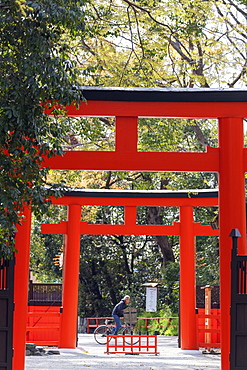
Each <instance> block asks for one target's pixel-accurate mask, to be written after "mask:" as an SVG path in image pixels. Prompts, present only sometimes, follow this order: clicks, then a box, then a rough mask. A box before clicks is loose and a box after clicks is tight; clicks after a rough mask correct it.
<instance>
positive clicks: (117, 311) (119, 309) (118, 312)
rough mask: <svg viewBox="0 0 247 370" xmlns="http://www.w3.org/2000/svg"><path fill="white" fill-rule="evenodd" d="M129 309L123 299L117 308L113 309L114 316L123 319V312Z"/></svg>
mask: <svg viewBox="0 0 247 370" xmlns="http://www.w3.org/2000/svg"><path fill="white" fill-rule="evenodd" d="M126 307H127V304H126V303H125V301H124V300H123V299H122V300H121V301H120V302H119V303H118V304H116V306H115V307H114V308H113V311H112V315H117V316H119V317H123V310H124V309H125V308H126Z"/></svg>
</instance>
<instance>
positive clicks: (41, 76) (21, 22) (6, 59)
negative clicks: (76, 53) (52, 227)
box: [0, 0, 84, 256]
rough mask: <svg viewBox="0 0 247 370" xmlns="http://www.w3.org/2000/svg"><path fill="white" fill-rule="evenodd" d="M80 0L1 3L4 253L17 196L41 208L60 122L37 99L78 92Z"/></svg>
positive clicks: (0, 214) (67, 97)
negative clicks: (74, 47) (73, 45)
mask: <svg viewBox="0 0 247 370" xmlns="http://www.w3.org/2000/svg"><path fill="white" fill-rule="evenodd" d="M83 5H84V1H62V0H59V1H58V0H52V1H50V0H49V1H48V0H42V1H24V0H22V1H15V0H12V1H6V0H3V1H2V2H1V6H0V46H1V47H0V66H1V80H0V149H1V150H0V162H1V168H0V184H1V187H0V189H1V190H0V228H1V233H0V256H10V255H11V254H12V250H13V245H14V232H15V226H14V225H15V224H17V223H18V222H21V219H20V217H19V215H20V213H19V212H20V211H21V210H22V207H23V204H26V205H29V204H31V203H32V206H33V209H34V211H35V212H36V213H37V214H38V213H40V214H42V213H43V212H46V211H47V207H48V206H49V201H48V198H49V195H50V194H53V195H54V194H55V195H57V194H60V193H59V187H57V186H55V185H52V184H49V186H48V187H46V188H45V185H47V184H46V176H47V170H46V169H44V168H41V165H42V161H43V156H44V155H45V154H47V155H48V156H53V155H59V154H61V153H62V148H61V145H60V140H61V138H62V137H63V136H64V129H63V127H62V126H60V125H55V124H54V121H53V120H51V119H50V118H49V117H48V116H47V115H44V114H43V111H44V108H43V107H42V105H41V102H44V101H47V100H49V99H53V100H60V103H61V104H68V103H71V102H73V101H78V100H79V99H81V98H82V97H81V93H80V91H79V90H78V88H77V82H76V78H77V69H76V66H75V63H74V61H73V58H72V57H71V53H70V52H71V50H70V38H69V35H70V37H71V36H73V37H75V36H76V35H78V36H79V35H80V34H81V33H82V28H83V25H82V22H83V17H84V13H83V8H82V7H83Z"/></svg>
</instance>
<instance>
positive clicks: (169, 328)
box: [136, 308, 179, 336]
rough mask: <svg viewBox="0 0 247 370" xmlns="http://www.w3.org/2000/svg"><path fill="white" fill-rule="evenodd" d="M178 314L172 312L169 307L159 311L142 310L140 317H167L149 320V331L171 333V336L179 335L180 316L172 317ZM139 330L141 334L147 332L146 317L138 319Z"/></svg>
mask: <svg viewBox="0 0 247 370" xmlns="http://www.w3.org/2000/svg"><path fill="white" fill-rule="evenodd" d="M177 316H178V314H177V313H175V314H172V312H171V310H170V309H169V308H167V309H162V310H159V311H157V312H142V313H141V315H140V317H145V318H157V317H158V318H159V317H166V318H163V319H159V320H155V319H153V320H149V321H148V326H150V327H149V328H148V333H149V334H151V335H153V334H155V333H157V332H158V333H159V335H169V336H177V335H178V325H179V324H178V321H179V320H178V318H172V319H169V318H171V317H177ZM136 327H137V330H138V331H139V332H140V333H141V334H146V332H147V330H146V328H145V319H138V321H137V325H136Z"/></svg>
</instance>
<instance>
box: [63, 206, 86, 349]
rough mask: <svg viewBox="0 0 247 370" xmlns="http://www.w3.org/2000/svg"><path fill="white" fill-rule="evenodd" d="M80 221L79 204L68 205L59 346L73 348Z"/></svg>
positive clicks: (75, 338) (76, 315)
mask: <svg viewBox="0 0 247 370" xmlns="http://www.w3.org/2000/svg"><path fill="white" fill-rule="evenodd" d="M80 221H81V206H80V205H78V204H72V205H70V206H69V208H68V226H67V236H66V243H65V252H64V269H63V308H62V313H61V327H60V338H59V347H60V348H75V347H76V341H77V318H78V286H79V261H80Z"/></svg>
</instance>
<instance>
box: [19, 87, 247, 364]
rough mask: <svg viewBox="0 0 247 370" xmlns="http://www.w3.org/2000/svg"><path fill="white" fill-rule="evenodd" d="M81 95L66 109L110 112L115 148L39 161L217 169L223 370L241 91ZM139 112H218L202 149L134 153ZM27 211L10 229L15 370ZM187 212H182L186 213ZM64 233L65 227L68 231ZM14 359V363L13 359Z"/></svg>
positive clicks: (239, 196) (239, 187)
mask: <svg viewBox="0 0 247 370" xmlns="http://www.w3.org/2000/svg"><path fill="white" fill-rule="evenodd" d="M83 94H84V97H85V98H86V102H82V103H81V104H80V107H79V108H76V106H73V105H72V106H68V107H67V112H68V115H69V116H113V117H116V145H115V151H112V152H110V151H108V152H106V151H104V152H98V151H70V152H66V153H65V155H64V156H63V157H56V158H51V159H47V160H45V161H44V166H49V167H50V168H52V169H68V170H69V169H73V170H118V171H121V170H122V171H150V172H151V171H162V172H164V171H175V172H177V171H186V172H190V171H196V172H218V173H219V209H220V218H219V223H220V289H221V322H222V327H221V338H222V340H221V346H222V348H221V351H222V369H223V370H228V369H229V352H230V289H231V282H230V260H231V239H230V238H229V233H230V231H231V229H232V228H238V229H239V230H240V233H241V235H242V236H243V238H241V240H240V241H239V253H240V254H246V237H245V236H246V221H245V181H244V180H245V178H244V173H245V171H246V169H247V163H246V162H247V149H246V148H244V144H243V137H244V135H243V118H244V117H246V116H247V93H246V90H231V89H228V90H217V89H174V90H172V89H145V88H144V89H142V88H133V89H132V88H127V89H126V88H122V89H121V88H98V87H91V88H90V87H88V88H83ZM46 113H47V114H52V111H51V110H49V109H47V111H46ZM138 117H177V118H217V119H218V123H219V147H218V148H209V147H208V149H207V152H205V153H173V152H172V153H171V152H138V150H137V140H138V134H137V132H138V130H137V128H138ZM145 205H146V204H145ZM71 209H74V211H73V212H72V214H74V213H75V214H77V220H78V219H79V214H80V207H79V206H78V205H76V204H74V205H71ZM29 213H30V211H28V210H26V215H27V221H26V223H23V226H22V227H21V228H20V232H19V233H18V234H17V249H18V250H19V253H18V255H17V265H16V275H15V276H16V277H15V281H16V288H15V303H16V311H15V312H16V313H15V317H14V346H15V357H14V367H15V370H17V369H18V370H20V369H22V368H23V367H22V366H20V363H21V362H22V358H23V344H22V341H21V340H20V337H21V335H22V334H23V327H22V330H21V332H20V331H19V332H18V331H17V329H18V330H19V328H20V326H21V325H20V326H18V318H20V317H22V320H21V321H24V318H25V315H26V307H24V306H25V305H26V301H25V305H24V301H23V300H25V298H26V297H27V287H23V284H22V288H21V290H20V291H18V288H17V287H19V288H20V284H19V285H18V281H19V280H22V279H24V281H26V282H27V276H28V272H27V265H28V257H27V255H29V246H28V245H29V233H30V226H29V222H28V221H29V219H30V216H29ZM69 217H70V216H69ZM73 217H74V216H73ZM132 217H133V214H132ZM181 217H182V215H181ZM189 218H190V216H189V211H188V215H187V216H186V219H189ZM69 224H70V225H72V224H73V223H71V222H70V223H69ZM184 225H185V223H183V226H182V223H181V227H186V226H184ZM71 227H72V226H71ZM76 230H77V232H76V233H77V238H79V236H78V235H79V234H80V225H79V223H78V221H77V229H76ZM67 232H68V233H71V232H70V231H69V230H67ZM163 233H164V232H163ZM77 243H78V240H77ZM22 263H23V265H22ZM23 266H24V267H25V268H23ZM22 281H23V280H22ZM23 315H24V316H23ZM22 326H23V325H22ZM17 332H18V337H19V339H18V340H17ZM18 341H19V343H18ZM20 342H21V343H20ZM187 349H189V348H187ZM17 363H18V366H19V367H18V366H17V365H16V364H17ZM23 363H24V361H23Z"/></svg>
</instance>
